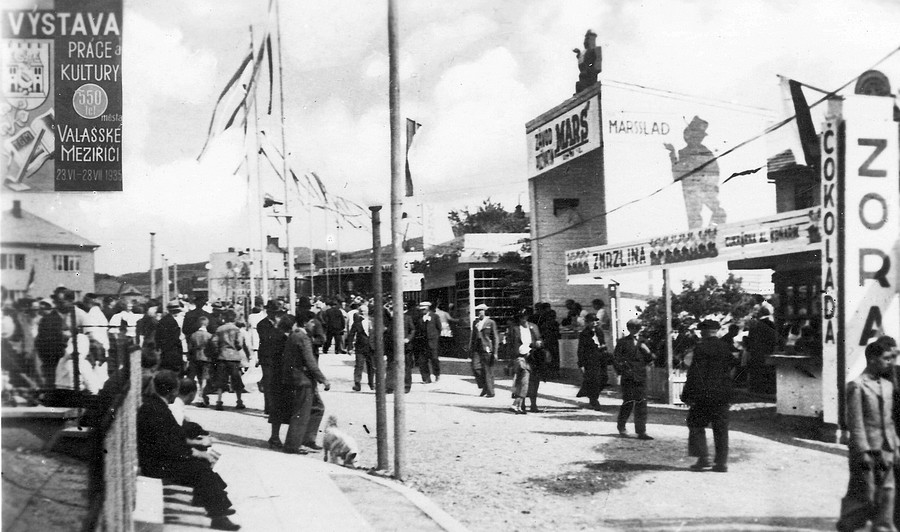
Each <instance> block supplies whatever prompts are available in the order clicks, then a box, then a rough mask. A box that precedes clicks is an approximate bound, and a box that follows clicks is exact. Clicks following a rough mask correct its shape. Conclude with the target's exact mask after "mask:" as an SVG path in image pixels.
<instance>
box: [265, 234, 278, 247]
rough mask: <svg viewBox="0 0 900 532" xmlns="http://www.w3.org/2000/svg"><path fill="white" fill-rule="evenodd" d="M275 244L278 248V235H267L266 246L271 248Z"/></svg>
mask: <svg viewBox="0 0 900 532" xmlns="http://www.w3.org/2000/svg"><path fill="white" fill-rule="evenodd" d="M273 246H274V247H275V248H276V249H277V248H278V237H277V236H268V235H266V248H271V247H273Z"/></svg>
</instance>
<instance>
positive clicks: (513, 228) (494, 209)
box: [447, 198, 529, 236]
mask: <svg viewBox="0 0 900 532" xmlns="http://www.w3.org/2000/svg"><path fill="white" fill-rule="evenodd" d="M447 218H449V219H450V223H451V224H452V228H453V236H462V235H465V234H468V233H527V232H528V231H529V229H528V217H527V216H526V215H525V211H523V210H522V206H521V205H516V209H515V211H513V212H509V211H507V210H506V209H504V208H503V206H502V205H500V204H499V203H492V202H491V198H488V199H486V200H484V203H482V204H481V205H480V206H479V207H478V210H476V211H475V212H469V209H468V208H466V209H460V210H458V211H450V214H449V215H448V216H447Z"/></svg>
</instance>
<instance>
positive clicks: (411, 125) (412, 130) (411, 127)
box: [406, 118, 422, 198]
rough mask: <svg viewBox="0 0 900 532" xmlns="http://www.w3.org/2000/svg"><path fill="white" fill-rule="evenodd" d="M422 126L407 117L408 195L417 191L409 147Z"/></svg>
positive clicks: (410, 195)
mask: <svg viewBox="0 0 900 532" xmlns="http://www.w3.org/2000/svg"><path fill="white" fill-rule="evenodd" d="M420 127H422V124H420V123H418V122H416V121H415V120H413V119H411V118H407V119H406V197H407V198H409V197H412V196H413V195H415V191H414V190H413V181H412V173H410V171H409V149H410V147H412V143H413V137H415V136H416V131H418V130H419V128H420Z"/></svg>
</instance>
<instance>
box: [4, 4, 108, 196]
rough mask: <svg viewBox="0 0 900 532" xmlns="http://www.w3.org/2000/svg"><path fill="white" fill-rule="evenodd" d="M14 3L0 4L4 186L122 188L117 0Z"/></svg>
mask: <svg viewBox="0 0 900 532" xmlns="http://www.w3.org/2000/svg"><path fill="white" fill-rule="evenodd" d="M18 7H20V9H8V8H7V9H4V10H3V11H2V12H0V36H2V50H0V53H2V58H3V68H2V72H0V81H2V88H0V142H2V144H3V150H2V152H3V153H2V157H3V160H2V161H0V163H2V172H3V174H4V175H3V183H4V186H6V187H7V188H9V189H12V190H16V191H26V190H30V191H51V192H52V191H57V192H59V191H120V190H122V1H121V0H55V1H41V2H36V3H35V2H32V3H31V4H28V3H25V4H23V3H22V2H18Z"/></svg>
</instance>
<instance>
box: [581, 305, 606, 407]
mask: <svg viewBox="0 0 900 532" xmlns="http://www.w3.org/2000/svg"><path fill="white" fill-rule="evenodd" d="M584 323H585V326H584V329H582V330H581V332H580V333H579V334H578V367H579V368H581V374H582V383H581V389H580V390H578V393H577V394H576V395H575V397H587V398H588V406H589V407H590V408H592V409H594V410H600V401H599V398H600V392H602V391H603V388H606V385H607V383H608V381H609V375H608V372H607V368H608V367H609V358H610V357H609V352H608V351H607V349H606V340H605V339H604V336H603V327H602V326H601V325H600V320H599V319H598V318H597V315H596V314H594V313H593V312H590V313H588V314H587V315H586V316H585V317H584Z"/></svg>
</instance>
